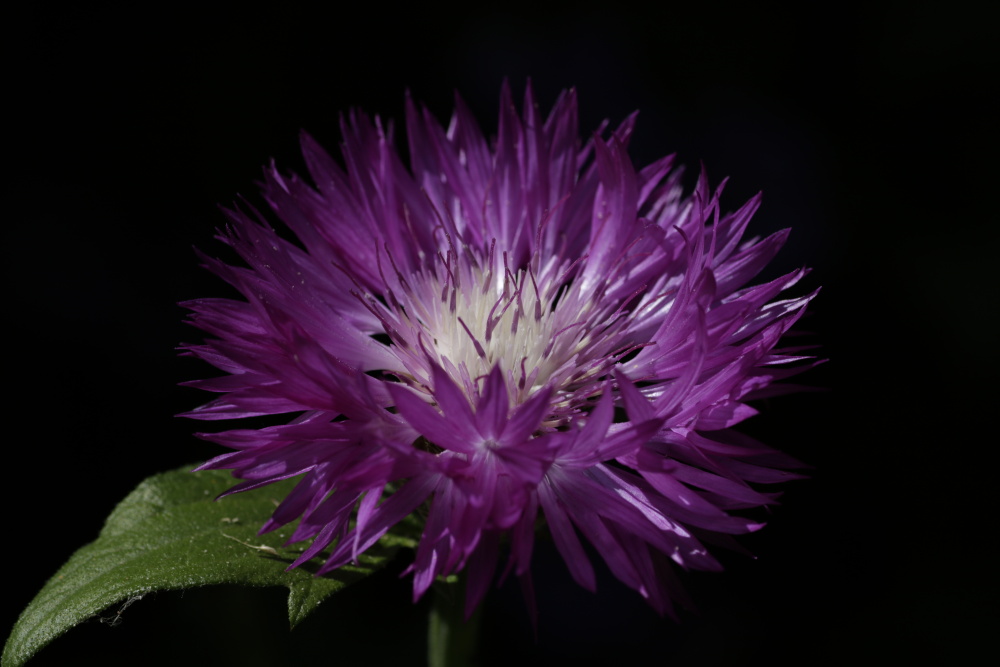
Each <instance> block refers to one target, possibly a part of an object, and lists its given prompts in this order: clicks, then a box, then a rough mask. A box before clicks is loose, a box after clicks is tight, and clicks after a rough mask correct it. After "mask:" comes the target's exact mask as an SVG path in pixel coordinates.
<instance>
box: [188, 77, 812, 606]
mask: <svg viewBox="0 0 1000 667" xmlns="http://www.w3.org/2000/svg"><path fill="white" fill-rule="evenodd" d="M406 121H407V135H408V141H409V143H408V148H409V154H410V168H409V169H407V167H406V166H405V165H404V164H403V161H402V160H401V158H400V157H399V155H398V154H397V152H396V150H395V148H394V144H393V128H392V125H391V124H390V125H388V126H384V125H383V124H382V123H381V121H380V120H379V119H378V118H376V119H375V120H374V121H372V120H370V119H369V118H368V117H366V116H364V115H363V114H361V113H358V112H351V113H350V114H348V116H347V118H346V119H342V121H341V130H342V133H343V146H342V152H343V161H344V164H345V165H346V169H345V168H342V167H341V166H340V165H338V164H337V162H335V161H334V160H333V159H332V158H331V157H330V156H329V155H328V154H327V153H325V152H324V151H323V150H322V149H321V148H320V147H319V146H318V145H317V144H316V143H315V142H314V141H313V139H311V138H310V137H309V136H303V137H302V148H303V153H304V155H305V159H306V163H307V165H308V170H309V173H310V175H311V178H312V181H313V182H314V183H315V185H314V186H312V185H309V184H308V183H306V182H304V181H303V180H300V179H299V178H298V177H296V176H288V175H283V174H281V173H280V172H279V171H278V170H277V169H276V168H274V167H273V166H272V167H271V168H269V169H267V170H266V172H265V182H264V183H263V186H262V187H263V194H264V197H265V199H266V201H267V203H268V204H269V206H270V208H271V209H272V211H273V212H274V213H275V214H276V215H277V216H278V217H279V218H280V219H281V220H282V221H283V222H284V224H285V225H287V226H288V228H290V229H291V231H292V232H294V234H295V236H296V237H297V242H295V241H290V240H286V239H284V238H282V237H281V236H279V235H278V233H276V231H275V230H274V229H273V228H272V227H271V226H270V225H269V224H268V222H266V220H265V218H264V216H262V215H260V214H259V213H257V212H256V211H249V212H246V211H242V210H231V211H228V212H227V214H228V217H229V220H230V223H231V224H230V226H229V227H228V228H227V229H226V230H225V232H224V233H222V234H221V236H220V238H221V240H223V241H224V242H226V243H227V244H228V245H230V246H231V247H232V248H233V249H235V251H236V252H237V253H238V254H239V255H240V257H242V259H243V260H244V261H245V262H246V265H247V266H243V267H237V266H231V265H229V264H226V263H224V262H222V261H219V260H216V259H211V258H208V257H204V256H203V259H204V261H205V264H206V265H207V266H208V267H209V268H210V269H211V270H212V271H214V272H215V273H217V274H218V275H219V276H221V277H222V278H224V279H225V280H226V281H228V282H229V283H231V284H232V285H233V286H234V287H235V288H236V289H237V290H239V292H240V293H241V294H242V295H243V296H244V297H245V300H243V301H237V300H230V299H198V300H195V301H190V302H187V303H186V304H184V305H185V306H186V307H187V308H189V309H190V310H191V311H193V315H192V317H191V321H192V322H193V323H194V324H195V325H196V326H198V327H200V328H201V329H203V330H204V331H206V332H208V333H209V334H210V335H211V336H213V337H212V338H210V339H209V340H207V341H206V342H205V343H204V344H200V345H192V346H189V347H188V348H187V349H188V350H189V351H190V353H193V354H194V355H197V356H198V357H200V358H202V359H204V360H205V361H208V362H209V363H211V364H212V365H214V366H216V367H217V368H219V369H221V370H223V371H225V372H226V373H227V375H225V376H223V377H219V378H214V379H208V380H200V381H196V382H192V383H189V384H191V385H194V386H196V387H200V388H202V389H206V390H209V391H213V392H220V393H221V394H222V396H221V397H219V398H218V399H216V400H214V401H212V402H210V403H208V404H206V405H204V406H202V407H200V408H198V409H196V410H194V411H192V412H190V413H188V414H187V416H189V417H194V418H197V419H205V420H218V419H236V418H244V417H255V416H262V415H286V414H293V415H294V418H292V419H291V420H290V421H288V423H286V424H282V425H272V426H267V427H264V428H257V429H236V430H229V431H224V432H221V433H212V434H201V435H202V436H203V437H205V438H207V439H209V440H212V441H214V442H217V443H219V444H222V445H224V446H226V447H228V448H229V449H232V450H233V451H232V452H230V453H226V454H223V455H221V456H218V457H216V458H214V459H212V460H211V461H209V462H208V463H206V464H205V465H204V466H203V467H204V468H217V469H232V471H233V475H234V476H236V477H238V478H240V479H243V480H245V481H243V482H242V483H240V484H238V485H237V486H235V487H234V488H233V489H232V490H231V492H237V491H246V490H249V489H254V488H257V487H260V486H263V485H266V484H269V483H271V482H274V481H276V480H281V479H286V478H290V477H293V476H297V475H302V478H301V480H300V481H299V482H298V484H297V486H295V488H294V490H293V491H292V492H291V493H290V494H289V495H288V497H286V498H284V500H283V501H282V502H281V503H280V505H279V506H278V507H277V509H276V510H275V512H274V515H273V517H272V518H271V519H270V520H269V521H268V522H267V523H266V524H265V525H264V526H263V527H262V529H261V532H267V531H271V530H274V529H276V528H278V527H280V526H283V525H285V524H288V523H289V522H291V521H293V520H295V519H298V518H301V521H300V523H299V524H298V526H297V528H296V529H295V531H294V534H293V535H292V536H291V539H290V542H296V541H300V540H305V539H309V538H311V539H312V543H311V545H310V546H309V547H308V548H307V549H305V551H304V552H303V553H302V555H301V557H299V558H298V559H297V560H296V561H295V562H294V563H293V564H292V566H291V567H296V566H298V565H301V564H302V563H304V562H306V561H308V560H310V559H312V558H313V557H315V556H317V555H318V554H320V553H321V552H322V551H324V550H326V549H328V548H331V553H330V554H329V556H328V558H327V560H326V562H325V564H324V565H323V566H322V567H320V568H319V573H323V572H328V571H331V570H333V569H335V568H338V567H340V566H342V565H345V564H347V563H349V562H352V561H354V560H355V559H357V557H358V555H359V554H360V553H362V552H364V551H365V550H366V549H368V548H369V547H371V546H372V545H373V544H374V543H375V542H376V541H378V540H379V539H380V537H382V536H383V535H384V534H385V533H386V532H387V531H388V530H389V529H391V528H392V527H393V526H394V525H396V524H397V523H399V522H400V521H402V520H403V519H404V518H406V517H407V516H408V515H411V514H413V513H415V512H420V514H421V516H423V517H424V524H423V532H422V535H421V537H420V540H419V544H418V546H417V548H416V553H415V558H414V561H413V563H412V565H410V566H409V569H408V572H410V573H412V574H413V586H414V598H415V599H416V598H419V597H420V596H421V595H422V594H423V593H424V592H425V591H426V590H427V589H428V587H429V586H430V585H431V583H432V582H433V581H434V580H435V578H436V577H439V576H443V575H449V574H453V573H456V572H458V571H462V570H465V571H466V572H467V575H468V580H467V581H468V585H467V599H466V605H467V609H468V610H471V609H473V608H474V607H475V606H476V605H478V603H479V602H480V601H481V599H482V597H483V595H484V594H485V592H486V590H487V588H488V586H489V584H490V582H491V581H492V579H493V576H494V574H495V572H496V568H497V566H498V563H499V560H500V552H501V542H506V544H507V548H506V552H507V553H508V556H507V565H506V567H507V571H508V572H509V571H513V572H514V573H515V574H516V575H518V576H520V577H528V576H529V563H530V560H531V553H532V547H533V544H534V539H535V532H536V526H537V525H539V524H540V523H542V521H541V520H542V519H543V520H544V524H545V525H547V527H548V530H549V532H550V533H551V537H552V539H553V541H554V543H555V546H556V547H557V549H558V550H559V552H560V553H561V555H562V557H563V558H564V560H565V561H566V564H567V566H568V568H569V571H570V573H571V574H572V576H573V578H574V579H575V580H576V581H577V582H578V583H579V584H580V585H582V586H584V587H586V588H588V589H591V590H593V589H594V588H595V575H594V570H593V569H592V564H591V562H590V560H589V558H588V556H587V554H586V552H585V549H584V547H583V545H582V543H581V540H580V538H581V536H582V537H583V538H585V539H586V540H587V541H589V542H590V544H591V545H592V546H593V549H594V550H596V552H597V553H598V554H599V555H600V556H601V557H602V558H603V559H604V560H605V561H606V562H607V565H608V567H609V568H610V570H611V571H612V572H613V573H614V575H615V576H617V577H618V578H619V579H620V580H621V581H623V582H624V583H625V584H627V585H628V586H630V587H632V588H633V589H635V590H637V591H638V592H639V593H640V594H641V595H643V596H644V597H645V598H646V599H647V600H648V601H649V603H650V604H651V605H652V606H653V607H654V608H656V609H657V610H659V611H660V612H661V613H663V612H669V611H671V585H670V583H669V582H670V576H669V567H666V566H667V564H668V561H673V562H675V563H676V564H678V565H680V566H682V567H684V568H695V569H702V570H716V569H719V568H720V566H719V563H718V561H717V560H716V559H715V558H713V557H712V555H710V554H709V552H708V551H707V550H706V549H705V548H704V546H703V545H702V541H701V540H700V539H699V536H706V535H711V534H719V533H723V534H735V533H745V532H749V531H754V530H757V529H758V528H760V527H761V525H762V524H761V523H760V522H758V521H757V520H754V519H750V518H746V517H745V516H742V515H741V513H740V512H739V510H744V509H747V508H752V507H758V506H765V505H769V504H772V503H773V502H774V499H775V494H773V493H770V492H764V491H762V490H760V489H759V488H758V487H757V486H756V485H760V484H764V485H767V484H771V483H774V482H778V481H782V480H786V479H789V478H791V477H795V475H794V474H793V473H790V472H787V470H784V469H787V468H789V467H794V466H795V462H794V461H793V460H792V459H790V458H789V457H784V456H782V455H780V454H778V453H777V452H775V451H773V450H770V449H767V448H766V447H764V446H763V445H760V444H759V443H755V442H754V441H752V440H750V439H748V438H746V437H744V436H741V435H739V434H737V433H734V432H733V431H731V430H730V427H731V426H733V425H734V424H736V423H738V422H741V421H743V420H744V419H746V418H747V417H749V416H751V415H753V414H754V413H755V411H754V409H753V408H751V407H749V406H748V405H747V403H746V401H747V400H749V399H753V398H755V397H760V396H764V395H765V394H767V393H768V392H774V391H775V387H773V386H772V383H774V382H775V381H777V380H781V379H783V378H785V377H787V376H789V375H791V374H793V373H795V372H797V371H798V370H801V368H802V367H803V364H801V363H795V362H800V361H801V360H803V359H806V357H802V356H799V355H797V354H796V353H795V351H794V350H792V351H784V352H783V351H780V350H777V349H776V348H775V346H776V345H777V344H778V342H779V339H780V338H781V336H782V335H783V334H784V333H785V332H786V331H787V330H788V329H789V327H791V326H792V324H793V323H794V322H795V321H796V320H797V319H798V317H799V316H800V315H801V314H802V312H803V310H804V307H805V306H806V304H807V302H808V301H809V300H810V299H811V297H812V295H807V296H801V297H796V298H790V299H783V300H775V299H776V297H777V296H778V295H779V294H780V293H781V292H782V291H784V290H786V289H787V288H789V287H791V286H792V285H794V284H795V283H796V282H797V281H798V280H799V279H800V278H801V277H802V276H803V275H804V273H805V271H804V270H799V271H795V272H793V273H790V274H788V275H785V276H783V277H780V278H777V279H775V280H772V281H770V282H766V283H764V284H760V285H756V286H752V287H747V286H746V285H747V283H748V281H750V280H751V279H752V278H754V276H755V275H756V274H757V273H758V272H759V271H760V270H761V268H762V267H764V266H765V265H766V264H767V263H768V262H769V261H770V260H771V258H772V257H773V256H774V255H775V253H776V252H777V251H778V249H779V248H780V247H781V245H782V244H783V242H784V240H785V238H786V236H787V230H786V231H782V232H778V233H775V234H773V235H771V236H769V237H767V238H764V239H751V240H747V241H742V240H741V239H742V236H743V233H744V230H745V229H746V227H747V224H748V223H749V221H750V218H751V216H752V215H753V213H754V212H755V211H756V210H757V207H758V205H759V203H760V198H759V196H758V197H754V198H753V199H751V200H750V201H748V202H747V203H746V204H744V205H743V206H742V207H741V208H739V209H738V210H736V211H735V212H732V213H725V214H724V213H722V212H721V209H720V205H719V196H720V194H721V190H722V187H721V186H720V187H719V188H718V189H716V190H714V191H712V190H711V189H710V188H709V185H708V181H707V179H706V178H705V176H704V174H702V175H701V177H700V179H699V180H698V183H697V186H696V187H695V189H694V192H693V193H692V194H690V195H687V196H685V194H684V192H683V190H682V187H681V185H680V170H678V169H674V166H673V162H674V160H673V156H668V157H665V158H663V159H660V160H658V161H656V162H654V163H652V164H650V165H648V166H646V167H644V168H642V169H639V170H636V169H635V168H634V167H633V165H632V163H631V161H630V159H629V157H628V156H627V154H626V144H627V143H628V141H629V137H630V136H631V134H632V130H633V126H634V122H635V114H633V115H632V116H630V117H629V118H627V119H626V120H625V121H624V122H623V123H622V124H621V125H620V126H619V127H618V128H617V129H615V130H614V131H613V132H610V133H609V134H605V133H604V132H603V128H602V130H601V131H599V132H598V133H597V134H595V135H593V136H592V138H591V139H590V140H588V141H587V142H586V143H583V144H581V141H580V139H579V137H578V130H577V98H576V93H575V91H573V90H570V91H567V92H564V93H563V94H562V95H561V96H560V97H559V98H558V100H557V101H556V103H555V106H554V108H553V110H552V111H551V113H550V114H549V116H548V118H546V119H544V120H543V118H542V117H541V116H540V115H539V112H538V109H537V106H536V104H535V100H534V97H533V94H532V90H531V87H530V85H529V86H528V88H527V90H526V92H525V98H524V111H523V114H521V115H520V116H519V115H518V114H517V112H516V110H515V108H514V105H513V102H512V99H511V94H510V90H509V88H508V87H507V85H506V84H505V85H504V87H503V90H502V92H501V106H500V125H499V132H498V134H497V137H496V139H495V140H494V141H493V142H492V143H488V142H487V140H486V139H485V137H484V136H483V134H482V132H481V131H480V129H479V128H478V127H477V125H476V122H475V120H474V119H473V117H472V115H471V113H470V112H469V110H468V108H467V107H466V106H464V104H463V103H462V101H461V100H457V102H456V110H455V113H454V115H453V117H452V119H451V123H450V125H449V126H448V128H447V130H445V129H444V128H442V127H441V126H440V125H439V124H438V122H437V121H436V120H435V119H434V118H433V117H432V116H431V114H430V113H429V112H428V111H427V110H426V109H420V108H418V107H417V106H416V105H415V104H414V103H413V102H412V101H411V100H409V99H407V106H406ZM602 135H604V136H602Z"/></svg>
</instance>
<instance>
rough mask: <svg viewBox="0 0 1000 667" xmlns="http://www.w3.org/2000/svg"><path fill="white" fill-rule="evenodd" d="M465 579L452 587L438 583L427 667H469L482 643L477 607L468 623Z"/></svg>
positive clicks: (478, 608) (429, 636)
mask: <svg viewBox="0 0 1000 667" xmlns="http://www.w3.org/2000/svg"><path fill="white" fill-rule="evenodd" d="M464 584H465V578H464V577H462V578H461V580H460V581H457V582H454V583H449V582H444V581H437V582H435V583H434V585H433V591H432V593H431V596H432V597H431V611H430V619H429V623H428V626H427V665H428V667H470V666H471V665H474V664H475V663H474V662H473V660H472V658H473V655H474V654H475V652H476V644H477V643H478V639H479V622H480V619H481V616H482V613H481V611H480V609H481V605H480V607H477V608H476V610H475V611H474V612H472V616H471V617H469V619H468V620H465V615H464V607H465V594H464V593H465V585H464Z"/></svg>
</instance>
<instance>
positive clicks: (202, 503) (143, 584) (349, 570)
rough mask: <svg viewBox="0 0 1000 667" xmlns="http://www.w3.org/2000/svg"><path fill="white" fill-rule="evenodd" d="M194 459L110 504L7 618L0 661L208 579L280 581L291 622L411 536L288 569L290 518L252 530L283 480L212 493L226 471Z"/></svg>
mask: <svg viewBox="0 0 1000 667" xmlns="http://www.w3.org/2000/svg"><path fill="white" fill-rule="evenodd" d="M192 467H193V466H189V467H185V468H182V469H178V470H174V471H171V472H166V473H162V474H159V475H154V476H152V477H150V478H149V479H147V480H145V481H144V482H142V483H141V484H140V485H139V486H138V487H137V488H136V489H135V490H134V491H133V492H132V493H130V494H129V495H128V496H127V497H126V498H125V499H124V500H123V501H122V502H121V503H119V504H118V506H117V507H115V509H114V510H113V511H112V512H111V514H110V516H108V518H107V520H106V521H105V525H104V528H103V529H102V530H101V533H100V535H99V536H98V538H97V539H96V540H95V541H94V542H92V543H90V544H88V545H86V546H84V547H82V548H81V549H79V550H78V551H77V552H76V553H74V554H73V555H72V556H71V557H70V559H69V561H68V562H67V563H66V564H65V565H63V566H62V568H60V569H59V571H58V572H56V574H55V576H53V577H52V578H51V579H50V580H49V581H48V583H46V584H45V586H44V587H43V588H42V590H41V591H40V592H39V593H38V595H37V596H35V599H34V600H32V601H31V603H30V604H29V605H28V607H27V608H26V609H25V610H24V612H23V613H22V614H21V616H20V618H19V619H18V620H17V623H15V625H14V628H13V630H12V632H11V635H10V637H9V638H8V639H7V644H6V646H5V647H4V652H3V658H2V667H19V666H20V665H23V664H24V663H25V662H26V661H27V660H28V659H29V658H31V656H33V655H34V654H35V653H37V652H38V651H39V650H41V649H42V648H43V647H44V646H46V645H47V644H48V643H49V642H51V641H52V640H53V639H55V638H56V637H58V636H59V635H61V634H63V633H64V632H66V631H67V630H69V629H70V628H72V627H73V626H75V625H77V624H79V623H81V622H83V621H85V620H87V619H90V618H93V617H94V616H96V615H98V614H101V612H104V611H105V610H108V612H106V613H105V614H103V615H102V618H104V619H105V620H108V621H109V622H111V623H113V622H114V620H115V618H114V617H115V613H116V610H117V611H118V613H120V612H121V610H122V606H120V605H128V604H131V602H134V601H135V600H136V599H138V598H139V597H141V596H142V595H145V594H146V593H149V592H152V591H164V590H177V589H187V588H193V587H196V586H207V585H210V584H242V585H245V586H285V587H287V588H288V620H289V623H290V625H291V626H293V627H294V626H295V625H297V624H298V623H299V622H301V621H302V620H303V619H304V618H306V617H307V616H308V615H309V613H310V612H312V611H313V610H315V609H316V607H317V606H318V605H319V604H320V603H321V602H322V601H323V600H325V599H326V598H327V597H329V596H330V595H332V594H333V593H336V592H337V591H339V590H341V589H342V588H344V587H345V586H348V585H350V584H352V583H354V582H356V581H359V580H360V579H363V578H365V577H366V576H368V575H369V574H372V573H373V572H375V571H376V570H378V569H380V568H381V567H383V566H384V565H385V564H387V563H388V561H389V560H390V559H391V558H392V556H393V555H394V554H395V552H396V550H397V549H399V547H402V546H406V547H412V546H414V545H415V541H414V540H413V538H412V537H411V536H409V535H404V534H401V532H400V531H405V530H406V528H407V524H406V522H404V523H403V524H401V527H400V528H399V529H397V530H396V532H395V533H390V534H388V535H386V536H385V537H384V538H383V539H382V540H381V541H380V542H379V543H378V544H376V545H375V546H373V547H372V548H371V549H369V550H368V551H367V552H366V553H365V554H362V555H361V557H360V562H359V564H358V565H356V566H354V565H352V566H345V567H342V568H340V569H339V570H337V571H335V572H332V573H329V574H327V575H325V576H322V577H315V576H313V572H315V570H316V569H317V568H318V566H319V563H318V562H317V563H315V564H314V563H312V562H309V563H306V564H304V565H303V566H301V567H299V568H296V569H295V570H292V571H290V572H286V571H285V568H287V567H288V566H289V565H290V564H291V563H292V561H294V560H295V558H296V557H298V555H299V554H300V553H301V552H302V550H303V549H304V547H302V546H301V545H294V546H292V547H284V546H282V545H283V543H284V542H285V540H286V538H287V537H288V535H290V534H291V532H292V527H289V526H286V527H285V528H283V529H281V530H278V531H275V532H274V533H270V534H268V535H257V530H258V528H259V527H260V526H261V525H262V524H263V523H264V522H265V521H266V520H267V518H268V517H270V515H271V513H272V512H273V511H274V508H275V504H276V502H277V501H278V500H279V499H281V498H283V497H284V496H285V495H286V494H287V493H288V492H289V491H290V490H291V488H292V486H293V485H294V480H288V481H284V482H279V483H276V484H272V485H269V486H267V487H264V488H262V489H257V490H254V491H250V492H247V493H240V494H235V495H232V496H227V497H225V498H222V499H221V500H219V501H215V498H216V497H217V496H218V495H219V494H220V493H222V492H223V491H225V490H226V489H228V488H229V487H230V486H232V485H233V479H232V477H230V475H229V473H228V472H224V471H217V470H206V471H202V472H197V473H192V472H190V471H191V468H192Z"/></svg>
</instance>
